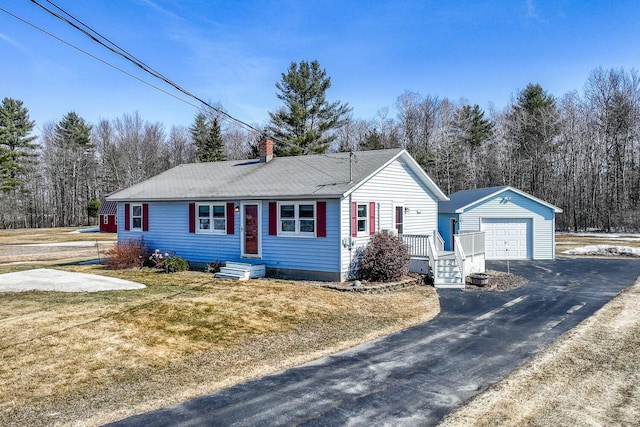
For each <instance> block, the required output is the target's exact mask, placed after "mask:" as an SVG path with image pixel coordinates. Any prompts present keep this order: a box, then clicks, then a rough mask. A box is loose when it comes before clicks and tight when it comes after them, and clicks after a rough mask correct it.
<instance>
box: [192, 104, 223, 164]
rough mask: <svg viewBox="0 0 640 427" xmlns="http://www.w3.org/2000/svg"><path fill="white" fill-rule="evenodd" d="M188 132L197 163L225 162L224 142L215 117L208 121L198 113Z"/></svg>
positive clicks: (202, 114)
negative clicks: (191, 139)
mask: <svg viewBox="0 0 640 427" xmlns="http://www.w3.org/2000/svg"><path fill="white" fill-rule="evenodd" d="M189 131H190V132H191V137H192V138H193V142H194V144H195V146H196V156H197V158H198V161H199V162H218V161H221V160H225V154H224V140H223V139H222V130H221V128H220V122H219V120H218V118H217V117H213V118H212V119H208V118H207V116H206V115H205V114H204V113H198V114H196V117H195V119H194V123H193V125H192V126H191V127H190V128H189Z"/></svg>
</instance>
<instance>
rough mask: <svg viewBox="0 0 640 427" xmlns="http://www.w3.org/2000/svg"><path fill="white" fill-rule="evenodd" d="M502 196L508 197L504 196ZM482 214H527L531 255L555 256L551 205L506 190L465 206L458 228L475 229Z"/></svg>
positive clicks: (500, 215)
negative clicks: (529, 222)
mask: <svg viewBox="0 0 640 427" xmlns="http://www.w3.org/2000/svg"><path fill="white" fill-rule="evenodd" d="M505 197H507V198H510V200H508V201H507V200H505ZM442 216H444V214H442ZM485 218H486V219H490V218H530V219H531V221H532V224H533V229H532V233H531V236H530V238H531V242H530V245H531V247H532V257H533V259H553V258H555V213H554V211H553V209H552V208H549V207H548V206H545V205H543V204H541V203H538V202H537V201H535V200H533V199H530V198H528V197H525V196H523V195H521V194H518V193H516V192H513V191H510V190H507V191H504V192H502V193H500V194H498V195H496V196H494V197H492V198H489V199H487V200H485V201H483V202H481V203H478V204H476V205H473V206H470V207H468V208H467V209H466V210H465V212H464V213H461V214H460V223H459V227H460V228H459V229H460V231H478V230H480V229H481V223H482V220H483V219H485ZM441 234H442V231H441ZM443 237H444V236H443Z"/></svg>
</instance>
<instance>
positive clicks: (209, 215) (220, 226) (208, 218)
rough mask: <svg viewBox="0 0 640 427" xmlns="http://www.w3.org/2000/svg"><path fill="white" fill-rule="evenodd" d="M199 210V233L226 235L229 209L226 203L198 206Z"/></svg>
mask: <svg viewBox="0 0 640 427" xmlns="http://www.w3.org/2000/svg"><path fill="white" fill-rule="evenodd" d="M197 209H198V210H197V215H198V217H197V222H196V224H197V231H198V233H217V234H226V232H227V209H226V205H225V204H224V203H212V204H198V205H197Z"/></svg>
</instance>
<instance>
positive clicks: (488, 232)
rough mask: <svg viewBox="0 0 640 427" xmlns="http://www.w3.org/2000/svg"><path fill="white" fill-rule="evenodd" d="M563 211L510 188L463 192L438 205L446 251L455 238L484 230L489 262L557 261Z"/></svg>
mask: <svg viewBox="0 0 640 427" xmlns="http://www.w3.org/2000/svg"><path fill="white" fill-rule="evenodd" d="M560 212H562V209H560V208H558V207H557V206H554V205H552V204H550V203H547V202H545V201H543V200H540V199H538V198H536V197H533V196H532V195H530V194H527V193H525V192H524V191H520V190H518V189H516V188H513V187H509V186H501V187H490V188H479V189H475V190H465V191H459V192H457V193H454V194H452V195H450V196H449V200H446V201H442V202H439V204H438V231H439V232H440V235H441V236H442V238H443V239H444V244H445V250H453V235H454V234H459V233H466V232H471V231H484V233H485V258H486V259H494V260H499V259H553V258H555V227H556V219H555V214H556V213H560Z"/></svg>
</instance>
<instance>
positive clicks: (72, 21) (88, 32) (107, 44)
mask: <svg viewBox="0 0 640 427" xmlns="http://www.w3.org/2000/svg"><path fill="white" fill-rule="evenodd" d="M46 2H47V3H49V4H50V5H51V6H53V7H55V8H56V9H57V10H58V11H60V12H61V13H62V14H64V15H66V16H67V17H68V18H69V19H67V18H65V16H63V15H61V14H60V13H57V12H55V11H54V10H51V9H50V8H48V7H47V6H45V5H44V4H42V3H40V2H39V1H37V0H31V3H33V4H35V5H37V6H39V7H40V8H41V9H43V10H44V11H46V12H47V13H49V14H50V15H52V16H54V17H56V18H57V19H59V20H61V21H62V22H64V23H66V24H68V25H70V26H71V27H73V28H74V29H76V30H78V31H80V32H81V33H82V34H84V35H85V36H87V37H88V38H89V39H91V40H92V41H94V42H96V43H98V44H99V45H100V46H102V47H104V48H106V49H108V50H109V51H111V52H113V53H115V54H116V55H118V56H120V57H122V58H124V59H125V60H127V61H129V62H130V63H132V64H134V65H135V66H136V67H138V68H140V69H141V70H143V71H145V72H146V73H148V74H151V75H152V76H153V77H155V78H157V79H159V80H161V81H163V82H165V83H167V84H168V85H170V86H171V87H173V88H174V89H176V90H177V91H179V92H181V93H183V94H185V95H187V96H188V97H190V98H193V99H195V100H196V101H198V102H200V103H201V104H203V105H205V106H207V107H208V108H210V109H212V110H213V111H215V112H217V113H218V114H220V115H222V116H223V117H224V118H226V119H227V120H229V121H231V122H233V123H235V124H238V125H240V126H242V127H244V128H246V129H248V130H250V131H252V132H254V133H257V134H261V133H262V132H261V131H259V130H258V129H256V128H254V127H253V126H251V125H250V124H248V123H246V122H244V121H242V120H240V119H237V118H235V117H233V116H232V115H231V114H229V113H227V112H226V111H224V110H222V109H220V108H217V107H215V106H213V105H211V104H209V103H208V102H206V101H205V100H203V99H202V98H200V97H198V96H196V95H195V94H193V93H191V92H189V91H188V90H186V89H185V88H183V87H182V86H180V85H178V84H177V83H176V82H174V81H173V80H171V79H169V78H168V77H166V76H165V75H164V74H162V73H160V72H159V71H157V70H155V69H154V68H152V67H150V66H149V65H147V64H145V63H144V62H143V61H141V60H140V59H138V58H136V57H135V56H134V55H132V54H130V53H129V52H127V51H126V50H125V49H123V48H122V47H120V46H119V45H117V44H116V43H114V42H112V41H111V40H109V39H108V38H107V37H105V36H103V35H102V34H100V33H99V32H98V31H96V30H94V29H93V28H91V27H90V26H89V25H87V24H85V23H83V22H82V21H80V20H79V19H77V18H75V17H74V16H73V15H71V14H70V13H68V12H67V11H66V10H64V9H63V8H61V7H60V6H58V5H56V4H55V3H54V2H52V1H50V0H46Z"/></svg>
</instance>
